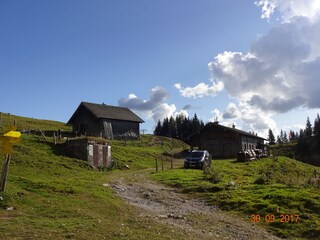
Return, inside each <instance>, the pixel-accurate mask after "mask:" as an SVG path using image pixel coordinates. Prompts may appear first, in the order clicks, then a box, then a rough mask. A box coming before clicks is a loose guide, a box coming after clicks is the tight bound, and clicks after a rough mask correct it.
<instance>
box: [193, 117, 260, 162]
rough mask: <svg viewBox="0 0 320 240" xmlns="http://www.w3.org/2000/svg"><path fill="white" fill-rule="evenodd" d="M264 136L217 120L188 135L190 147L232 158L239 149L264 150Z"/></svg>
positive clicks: (215, 155)
mask: <svg viewBox="0 0 320 240" xmlns="http://www.w3.org/2000/svg"><path fill="white" fill-rule="evenodd" d="M264 140H265V139H264V138H262V137H259V136H256V135H254V134H251V133H248V132H245V131H242V130H239V129H236V128H235V127H232V128H230V127H226V126H223V125H219V124H218V123H217V122H215V123H208V124H207V125H206V126H204V127H203V128H202V129H201V130H200V131H198V132H195V133H194V134H192V135H191V136H190V137H189V141H190V143H191V146H192V147H198V148H199V149H205V150H208V151H209V152H210V154H211V155H212V157H214V158H233V157H237V154H238V153H239V152H241V151H246V150H249V149H252V150H255V149H262V150H264V147H265V145H264Z"/></svg>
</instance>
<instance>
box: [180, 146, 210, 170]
mask: <svg viewBox="0 0 320 240" xmlns="http://www.w3.org/2000/svg"><path fill="white" fill-rule="evenodd" d="M210 164H211V156H210V154H209V152H208V151H207V150H193V151H192V152H190V154H189V156H187V157H186V159H185V161H184V168H200V169H202V168H203V167H204V166H205V165H210Z"/></svg>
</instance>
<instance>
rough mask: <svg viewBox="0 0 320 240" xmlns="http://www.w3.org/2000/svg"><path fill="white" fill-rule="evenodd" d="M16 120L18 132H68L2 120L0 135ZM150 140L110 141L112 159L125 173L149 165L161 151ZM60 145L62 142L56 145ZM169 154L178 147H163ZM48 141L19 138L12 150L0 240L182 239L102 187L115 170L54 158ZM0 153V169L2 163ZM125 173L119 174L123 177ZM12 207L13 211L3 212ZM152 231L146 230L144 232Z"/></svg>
mask: <svg viewBox="0 0 320 240" xmlns="http://www.w3.org/2000/svg"><path fill="white" fill-rule="evenodd" d="M13 119H18V129H20V130H21V129H28V126H29V125H31V126H32V128H33V129H38V128H40V129H41V130H43V131H48V130H57V129H62V130H64V131H66V130H68V129H69V127H66V126H65V124H64V123H59V122H52V121H47V120H36V119H29V118H22V117H17V116H12V115H11V117H10V118H9V116H8V115H3V122H2V126H1V127H0V133H3V132H4V130H5V128H6V127H7V126H10V125H12V124H11V122H13ZM155 140H156V139H155V138H154V137H152V136H143V137H142V140H141V141H135V142H127V145H126V146H124V142H123V141H112V142H111V144H112V155H113V157H114V158H115V159H116V162H117V163H118V164H119V165H122V166H123V165H124V164H128V165H130V170H125V171H133V170H134V169H141V168H145V167H151V166H154V159H155V158H154V157H155V156H158V155H159V154H161V153H162V150H163V146H162V145H161V144H157V143H153V141H155ZM60 143H62V142H60ZM165 144H167V145H170V144H171V145H170V146H171V150H174V149H177V148H179V147H180V146H182V143H178V142H174V143H169V140H168V139H164V144H163V145H165ZM55 149H56V148H54V147H53V139H52V138H48V139H47V140H45V139H44V138H43V137H42V136H38V135H32V134H30V135H26V134H22V137H21V141H20V142H19V143H18V144H16V145H15V146H14V148H13V153H12V159H11V162H10V168H9V173H8V178H7V184H6V190H5V192H0V197H1V198H0V232H1V239H128V238H130V239H171V238H174V239H185V238H186V236H185V235H183V233H180V232H178V231H176V232H174V233H173V232H171V229H170V227H169V226H165V225H162V224H160V223H157V222H155V221H151V220H150V219H146V218H143V217H141V216H140V215H139V213H138V212H137V211H136V210H135V209H134V208H133V207H130V206H128V205H127V204H125V203H124V202H123V201H122V200H121V199H120V198H118V197H117V196H116V194H115V192H114V191H113V190H112V188H111V187H110V186H109V187H105V186H103V184H105V183H109V184H111V181H113V180H114V176H115V175H116V174H117V172H118V171H119V170H116V171H113V172H105V171H97V170H94V169H92V168H91V167H88V166H87V164H86V163H85V162H84V161H82V160H77V159H74V158H69V157H66V156H64V155H63V154H62V153H63V152H62V151H60V152H59V154H57V151H56V150H55ZM4 159H5V156H4V154H0V166H1V169H2V164H3V162H4ZM125 171H122V172H123V173H125ZM10 208H13V210H8V209H10ZM150 229H152V231H151V230H150Z"/></svg>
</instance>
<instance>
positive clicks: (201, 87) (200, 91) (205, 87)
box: [174, 81, 223, 98]
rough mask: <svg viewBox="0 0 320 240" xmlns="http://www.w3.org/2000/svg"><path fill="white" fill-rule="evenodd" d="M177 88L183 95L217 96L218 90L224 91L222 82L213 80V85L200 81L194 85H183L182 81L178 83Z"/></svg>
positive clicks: (193, 96) (197, 96)
mask: <svg viewBox="0 0 320 240" xmlns="http://www.w3.org/2000/svg"><path fill="white" fill-rule="evenodd" d="M174 86H175V88H176V89H178V90H179V92H180V93H181V95H182V96H183V97H188V98H201V97H204V96H215V95H216V93H217V92H220V91H222V89H223V83H222V82H220V81H219V82H216V83H215V82H212V84H211V85H209V84H206V83H199V84H197V85H196V86H194V87H186V88H184V87H182V86H181V84H180V83H176V84H175V85H174Z"/></svg>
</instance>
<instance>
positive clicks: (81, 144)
mask: <svg viewBox="0 0 320 240" xmlns="http://www.w3.org/2000/svg"><path fill="white" fill-rule="evenodd" d="M66 148H67V152H68V153H69V155H70V156H72V157H75V158H78V159H81V160H85V161H87V162H88V164H89V165H90V166H92V167H94V168H99V167H108V166H109V165H110V164H111V162H112V159H111V146H110V145H108V143H107V142H106V141H104V140H103V139H101V140H100V141H99V140H97V139H93V138H87V137H85V138H73V139H69V140H68V141H67V142H66Z"/></svg>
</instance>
